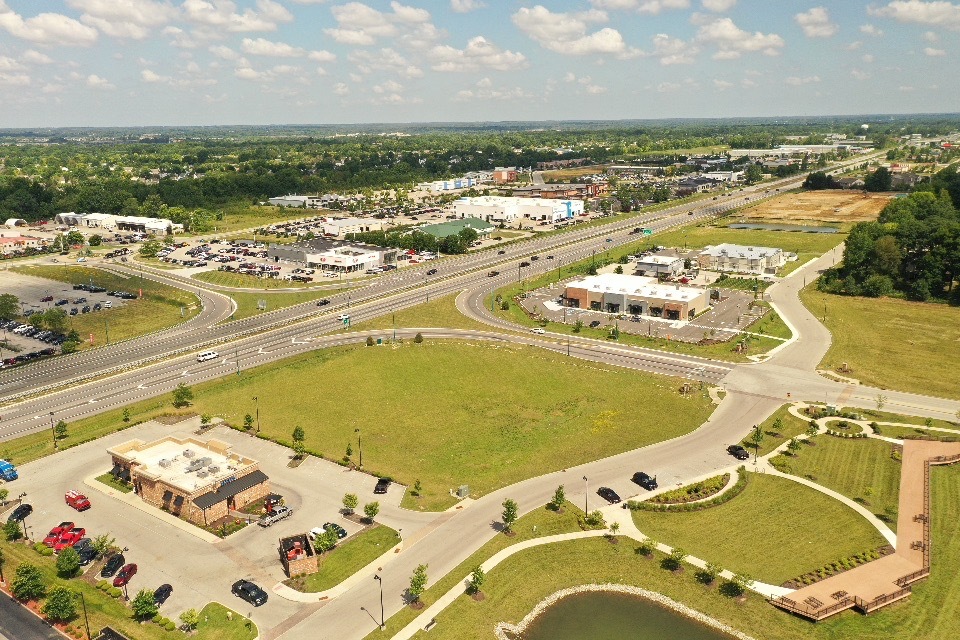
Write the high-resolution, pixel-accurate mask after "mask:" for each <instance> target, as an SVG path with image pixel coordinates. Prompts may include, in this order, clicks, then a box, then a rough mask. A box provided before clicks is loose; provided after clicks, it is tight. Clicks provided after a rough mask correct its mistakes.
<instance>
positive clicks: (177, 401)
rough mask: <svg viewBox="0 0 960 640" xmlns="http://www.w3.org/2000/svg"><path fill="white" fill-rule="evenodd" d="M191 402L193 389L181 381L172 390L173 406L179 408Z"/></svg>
mask: <svg viewBox="0 0 960 640" xmlns="http://www.w3.org/2000/svg"><path fill="white" fill-rule="evenodd" d="M191 402H193V389H191V388H190V387H188V386H187V384H186V383H185V382H181V383H180V384H178V385H177V388H176V389H174V390H173V406H175V407H176V408H177V409H180V408H182V407H186V406H188V405H189V404H190V403H191Z"/></svg>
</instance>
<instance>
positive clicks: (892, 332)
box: [800, 286, 960, 398]
mask: <svg viewBox="0 0 960 640" xmlns="http://www.w3.org/2000/svg"><path fill="white" fill-rule="evenodd" d="M800 298H801V300H803V303H804V304H805V305H806V306H807V308H808V309H810V310H811V311H812V312H813V313H814V314H815V315H816V316H817V317H822V316H823V313H824V308H826V321H825V322H824V324H826V326H827V328H828V329H829V330H830V332H831V333H832V334H833V343H832V344H831V345H830V350H829V351H827V355H826V356H824V358H823V361H822V362H821V363H820V367H821V368H822V369H830V370H831V371H836V370H837V368H838V367H840V366H841V365H842V364H843V363H844V362H846V363H848V365H849V366H850V368H851V369H852V370H853V371H852V373H849V374H844V375H849V376H851V377H854V378H857V379H858V380H860V381H861V382H862V383H864V384H869V385H874V386H879V387H881V388H888V389H899V390H901V391H911V392H914V393H922V394H925V395H935V396H941V397H946V398H960V385H957V383H956V371H955V369H956V366H955V365H956V363H957V362H960V308H957V307H948V306H946V305H939V304H929V303H923V302H907V301H904V300H895V299H893V298H854V297H849V296H837V295H830V294H826V293H821V292H819V291H817V290H816V289H815V288H814V287H813V286H809V287H807V288H806V289H804V290H803V291H802V292H801V294H800Z"/></svg>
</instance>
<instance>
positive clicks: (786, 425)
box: [741, 404, 810, 456]
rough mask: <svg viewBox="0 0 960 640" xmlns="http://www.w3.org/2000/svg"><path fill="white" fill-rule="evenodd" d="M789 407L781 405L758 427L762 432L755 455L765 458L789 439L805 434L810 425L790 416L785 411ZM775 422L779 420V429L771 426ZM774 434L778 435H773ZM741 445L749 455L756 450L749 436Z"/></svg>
mask: <svg viewBox="0 0 960 640" xmlns="http://www.w3.org/2000/svg"><path fill="white" fill-rule="evenodd" d="M789 407H790V405H788V404H785V405H783V406H782V407H780V408H779V409H777V410H776V412H774V414H773V415H772V416H770V417H769V418H767V419H766V420H764V422H763V424H761V425H760V430H761V431H762V432H763V440H761V441H760V448H759V450H758V452H757V455H761V456H765V455H767V454H768V453H770V452H771V451H773V450H774V449H776V448H777V447H779V446H780V445H782V444H783V443H784V442H788V441H789V440H790V438H792V437H794V436H798V435H800V434H802V433H806V431H807V427H808V426H809V424H810V423H809V422H808V421H805V420H801V419H800V418H798V417H796V416H794V415H792V414H791V413H790V412H789V411H788V410H787V409H788V408H789ZM777 420H780V422H781V423H782V425H783V426H782V427H780V428H779V429H774V427H773V424H774V423H775V422H776V421H777ZM776 433H779V434H780V435H779V436H776V435H774V434H776ZM751 435H752V433H751ZM741 444H743V446H744V447H746V448H747V451H749V452H750V453H751V454H753V452H754V449H756V448H757V447H756V445H755V444H754V443H753V440H751V439H750V436H747V437H746V438H744V439H743V441H742V442H741Z"/></svg>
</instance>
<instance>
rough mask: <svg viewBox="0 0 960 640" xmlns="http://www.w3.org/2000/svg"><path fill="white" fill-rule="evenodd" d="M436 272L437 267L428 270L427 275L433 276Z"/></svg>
mask: <svg viewBox="0 0 960 640" xmlns="http://www.w3.org/2000/svg"><path fill="white" fill-rule="evenodd" d="M436 272H437V270H436V269H430V270H429V271H427V275H428V276H432V275H433V274H435V273H436Z"/></svg>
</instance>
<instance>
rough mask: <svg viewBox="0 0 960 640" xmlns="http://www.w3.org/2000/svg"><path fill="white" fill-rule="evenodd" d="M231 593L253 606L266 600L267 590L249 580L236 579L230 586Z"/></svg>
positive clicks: (257, 605)
mask: <svg viewBox="0 0 960 640" xmlns="http://www.w3.org/2000/svg"><path fill="white" fill-rule="evenodd" d="M230 591H231V592H232V593H233V595H235V596H237V597H239V598H243V599H244V600H246V601H247V602H249V603H250V604H252V605H253V606H255V607H259V606H260V605H262V604H263V603H265V602H266V601H267V592H266V591H264V590H263V589H261V588H260V587H258V586H257V585H255V584H254V583H252V582H250V581H249V580H237V581H236V582H234V583H233V586H232V587H231V588H230Z"/></svg>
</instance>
